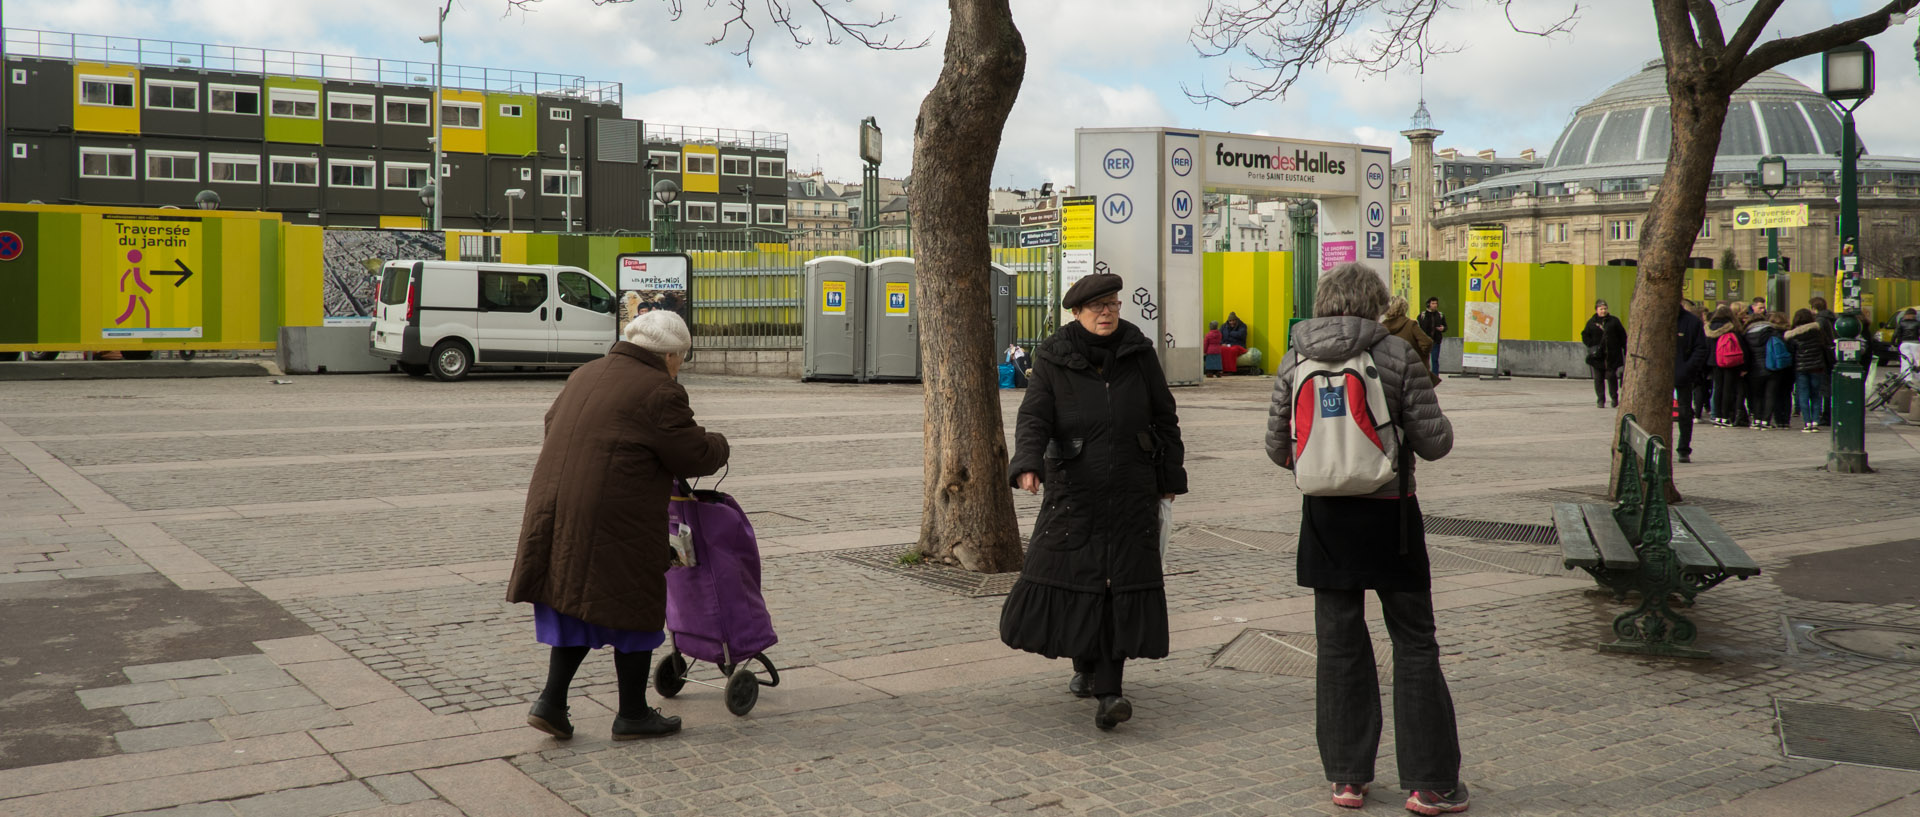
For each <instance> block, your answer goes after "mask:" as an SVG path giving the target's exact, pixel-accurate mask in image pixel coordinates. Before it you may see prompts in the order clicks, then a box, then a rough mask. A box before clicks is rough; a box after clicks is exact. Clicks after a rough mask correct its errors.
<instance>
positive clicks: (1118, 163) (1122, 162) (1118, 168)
mask: <svg viewBox="0 0 1920 817" xmlns="http://www.w3.org/2000/svg"><path fill="white" fill-rule="evenodd" d="M1100 168H1101V169H1102V170H1105V171H1106V172H1107V176H1108V177H1110V178H1115V179H1124V178H1126V177H1128V176H1131V175H1133V154H1131V153H1128V152H1127V151H1126V149H1125V148H1114V149H1112V150H1109V151H1107V156H1106V158H1105V159H1102V160H1100Z"/></svg>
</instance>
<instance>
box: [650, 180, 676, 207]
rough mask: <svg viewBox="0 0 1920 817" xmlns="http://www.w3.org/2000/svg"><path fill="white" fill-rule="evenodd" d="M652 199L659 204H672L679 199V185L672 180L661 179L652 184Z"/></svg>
mask: <svg viewBox="0 0 1920 817" xmlns="http://www.w3.org/2000/svg"><path fill="white" fill-rule="evenodd" d="M653 198H654V200H655V201H658V202H660V203H661V204H672V203H673V200H674V199H677V198H680V184H679V183H678V182H675V181H674V180H672V179H661V180H660V181H657V182H654V183H653Z"/></svg>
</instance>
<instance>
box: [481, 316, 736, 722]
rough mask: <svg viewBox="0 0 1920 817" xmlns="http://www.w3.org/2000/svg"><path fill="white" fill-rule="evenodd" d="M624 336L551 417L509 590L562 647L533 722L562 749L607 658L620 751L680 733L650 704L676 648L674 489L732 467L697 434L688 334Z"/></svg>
mask: <svg viewBox="0 0 1920 817" xmlns="http://www.w3.org/2000/svg"><path fill="white" fill-rule="evenodd" d="M625 337H626V340H625V341H622V342H619V343H615V344H614V345H613V349H612V350H611V351H609V352H608V353H607V356H606V357H603V358H601V359H599V360H596V361H594V362H592V363H589V364H587V365H585V366H582V367H580V368H579V369H578V370H577V371H575V372H574V373H573V375H572V376H571V377H569V378H567V386H566V388H564V389H562V390H561V392H560V397H559V398H558V399H556V400H554V401H553V408H551V409H549V410H548V411H547V432H546V440H545V442H543V443H542V444H541V446H540V459H539V461H538V462H537V463H536V464H535V465H534V468H533V480H532V482H531V484H529V485H528V486H527V509H526V516H525V518H524V519H523V521H522V522H521V527H520V549H519V553H518V555H517V556H516V557H515V558H514V561H513V578H512V579H511V580H510V581H509V582H508V584H507V600H508V601H514V602H530V603H532V604H533V610H534V614H533V618H534V635H535V636H536V637H537V638H538V639H539V640H540V642H541V643H543V644H547V645H549V646H551V647H552V648H553V649H552V651H551V653H550V655H549V658H548V666H547V685H546V688H545V689H544V690H543V691H541V693H540V699H539V700H537V701H535V702H534V704H533V709H532V711H531V712H529V713H528V714H527V724H528V725H530V726H532V727H534V728H536V729H539V730H540V731H542V732H546V733H547V734H550V735H553V736H554V737H557V738H562V739H565V738H570V737H573V723H572V722H571V721H570V720H568V718H567V687H568V686H570V685H571V684H572V683H573V675H574V672H575V671H577V670H578V669H579V668H580V662H581V661H582V660H584V659H585V658H586V657H587V653H588V651H590V650H592V649H593V648H595V647H607V646H611V647H613V648H614V654H613V666H614V670H615V673H616V674H617V676H618V678H619V681H620V712H619V714H618V716H617V717H615V718H614V719H613V739H614V740H632V739H635V738H644V737H655V736H659V735H669V734H672V733H674V732H677V731H679V730H680V719H679V718H677V717H673V718H670V717H665V716H663V715H661V714H660V710H658V709H654V708H651V707H649V706H647V670H648V669H649V668H650V666H651V665H652V662H653V650H654V648H656V647H658V646H660V644H661V643H662V642H663V641H664V640H665V634H664V631H663V628H664V626H665V624H666V609H667V585H666V574H667V561H668V555H669V551H670V546H669V545H668V543H667V503H668V501H669V499H668V497H669V496H671V492H672V489H673V480H674V479H675V478H690V477H700V476H706V475H708V474H711V473H713V472H715V471H718V470H720V467H721V466H723V465H726V463H727V453H728V451H727V439H726V438H725V437H722V436H720V435H719V434H716V433H713V432H710V431H707V430H706V429H704V428H701V427H700V425H699V424H698V423H695V422H694V420H693V407H692V406H691V405H690V404H689V403H688V401H687V391H686V389H684V388H681V386H680V384H679V383H678V382H676V381H675V377H677V376H678V375H679V373H680V366H681V363H682V362H683V361H685V360H686V355H687V351H688V349H689V347H691V346H692V345H693V342H692V339H691V337H690V336H689V335H688V333H687V324H686V322H685V321H684V320H682V319H681V318H680V316H679V315H678V314H675V313H673V312H670V311H666V310H654V311H652V312H648V313H646V314H643V315H641V316H640V317H638V318H635V319H634V320H633V322H632V323H629V324H627V328H626V332H625Z"/></svg>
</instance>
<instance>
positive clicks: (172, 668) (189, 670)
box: [122, 658, 227, 684]
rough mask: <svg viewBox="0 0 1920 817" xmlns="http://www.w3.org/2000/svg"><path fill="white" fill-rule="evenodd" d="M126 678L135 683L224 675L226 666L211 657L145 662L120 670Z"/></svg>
mask: <svg viewBox="0 0 1920 817" xmlns="http://www.w3.org/2000/svg"><path fill="white" fill-rule="evenodd" d="M122 671H123V672H125V673H126V675H127V680H129V681H132V682H134V683H136V684H138V683H143V682H146V681H170V680H173V679H176V678H198V677H201V676H205V675H225V674H227V668H226V667H223V666H221V665H220V662H219V661H215V660H213V659H211V658H203V659H197V660H193V661H175V662H172V663H167V664H146V665H142V666H137V667H127V668H126V669H125V670H122Z"/></svg>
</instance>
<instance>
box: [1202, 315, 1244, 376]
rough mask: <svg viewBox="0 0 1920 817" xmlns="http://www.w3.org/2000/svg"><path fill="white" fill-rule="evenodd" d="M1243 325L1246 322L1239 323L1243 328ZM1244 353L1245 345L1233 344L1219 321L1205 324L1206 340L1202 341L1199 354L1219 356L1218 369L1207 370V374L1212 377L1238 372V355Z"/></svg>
mask: <svg viewBox="0 0 1920 817" xmlns="http://www.w3.org/2000/svg"><path fill="white" fill-rule="evenodd" d="M1229 320H1231V318H1229ZM1245 327H1246V324H1241V328H1242V329H1245ZM1246 353H1247V347H1245V346H1240V345H1235V344H1234V343H1232V342H1231V341H1229V340H1228V339H1227V330H1226V328H1225V327H1222V326H1221V325H1220V322H1219V321H1213V322H1211V323H1208V324H1207V337H1206V340H1205V341H1203V348H1202V349H1201V354H1207V355H1219V356H1220V369H1219V371H1214V372H1208V374H1211V375H1212V376H1214V377H1220V376H1222V375H1228V374H1238V373H1239V371H1240V356H1241V355H1244V354H1246Z"/></svg>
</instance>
